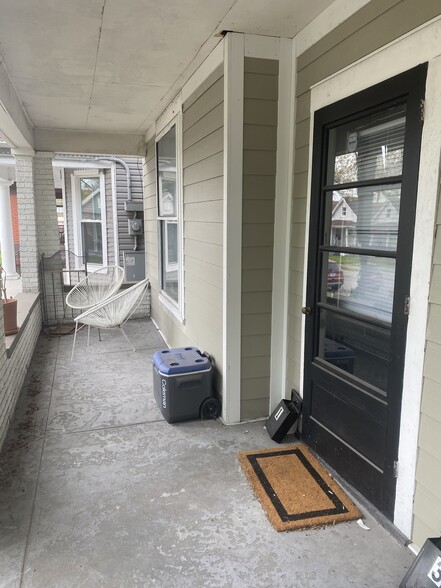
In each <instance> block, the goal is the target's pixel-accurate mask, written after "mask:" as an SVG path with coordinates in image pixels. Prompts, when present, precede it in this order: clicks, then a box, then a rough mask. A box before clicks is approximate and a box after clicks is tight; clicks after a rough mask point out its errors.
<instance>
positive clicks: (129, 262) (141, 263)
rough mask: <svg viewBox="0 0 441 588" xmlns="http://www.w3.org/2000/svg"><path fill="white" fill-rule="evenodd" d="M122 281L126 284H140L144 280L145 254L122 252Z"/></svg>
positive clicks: (142, 252)
mask: <svg viewBox="0 0 441 588" xmlns="http://www.w3.org/2000/svg"><path fill="white" fill-rule="evenodd" d="M123 258H124V274H125V276H124V280H125V281H126V282H140V281H141V280H143V279H144V278H145V252H144V251H124V252H123Z"/></svg>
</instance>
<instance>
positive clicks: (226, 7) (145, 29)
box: [0, 0, 332, 133]
mask: <svg viewBox="0 0 441 588" xmlns="http://www.w3.org/2000/svg"><path fill="white" fill-rule="evenodd" d="M330 4H332V0H315V2H309V1H307V0H278V1H277V2H272V3H268V2H267V0H216V1H207V0H169V1H168V2H158V1H157V0H127V1H126V2H121V0H75V2H67V1H66V0H39V1H38V2H36V1H35V0H20V1H17V2H12V1H11V0H0V14H1V19H0V60H2V61H3V62H4V66H5V69H6V71H7V72H8V75H9V77H10V80H11V82H12V85H13V86H14V88H15V90H16V92H17V95H18V99H19V102H20V103H21V105H22V107H23V109H24V111H25V113H26V114H27V115H28V117H29V119H30V122H31V123H32V125H33V126H34V127H36V128H42V129H60V130H62V129H67V130H71V129H75V130H78V131H94V130H96V131H106V132H108V133H112V132H114V133H140V132H144V131H145V130H146V129H147V128H148V127H149V126H150V125H151V124H152V122H154V119H155V117H157V116H158V115H159V114H160V113H161V111H162V110H163V109H164V108H165V107H166V106H167V103H168V102H169V101H170V100H171V99H172V98H173V97H174V96H175V95H176V93H177V92H178V91H179V90H180V88H181V87H182V86H183V84H184V83H185V82H186V81H187V80H188V79H189V77H190V76H191V75H192V74H193V72H194V71H195V70H196V68H197V67H198V65H199V64H200V63H202V61H203V59H204V58H205V57H206V56H207V55H208V53H209V52H210V51H211V50H212V49H213V47H214V46H215V45H216V44H217V43H218V42H219V41H220V38H219V37H215V34H216V33H218V32H220V31H222V30H232V31H236V32H242V33H254V34H263V35H273V36H285V37H293V36H294V35H295V34H296V33H297V32H299V31H300V30H301V29H302V28H304V27H305V26H306V25H307V24H308V23H309V22H311V21H312V20H313V19H314V18H315V17H316V16H318V15H319V14H320V13H321V12H322V11H323V10H325V9H326V8H327V7H328V6H329V5H330ZM0 130H1V129H0Z"/></svg>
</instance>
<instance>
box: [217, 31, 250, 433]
mask: <svg viewBox="0 0 441 588" xmlns="http://www.w3.org/2000/svg"><path fill="white" fill-rule="evenodd" d="M244 50H245V40H244V35H243V34H240V33H229V34H228V35H227V36H226V37H225V39H224V168H223V173H224V185H223V198H224V201H223V206H224V208H223V211H224V218H223V250H224V254H223V391H224V393H223V408H222V411H223V412H222V418H223V421H224V422H225V423H226V424H227V425H228V424H233V423H238V422H240V389H241V386H240V377H241V371H240V363H241V298H242V181H243V178H242V174H243V101H244Z"/></svg>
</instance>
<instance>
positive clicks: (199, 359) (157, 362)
mask: <svg viewBox="0 0 441 588" xmlns="http://www.w3.org/2000/svg"><path fill="white" fill-rule="evenodd" d="M153 364H154V366H155V367H156V369H157V370H158V371H159V372H161V374H164V375H166V376H171V375H173V374H186V373H188V372H201V371H203V370H208V369H210V367H211V361H210V360H209V359H208V357H205V355H201V353H200V351H199V349H197V348H196V347H177V348H175V349H162V350H161V351H157V352H156V353H155V354H154V355H153Z"/></svg>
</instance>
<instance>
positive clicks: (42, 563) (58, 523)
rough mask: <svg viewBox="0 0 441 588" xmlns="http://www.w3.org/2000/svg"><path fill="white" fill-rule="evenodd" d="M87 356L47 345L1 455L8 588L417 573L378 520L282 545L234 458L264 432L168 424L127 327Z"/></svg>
mask: <svg viewBox="0 0 441 588" xmlns="http://www.w3.org/2000/svg"><path fill="white" fill-rule="evenodd" d="M127 333H128V334H129V337H130V338H131V339H132V340H133V341H134V343H135V347H137V349H138V350H137V352H136V353H133V352H130V351H127V343H126V342H125V341H124V339H123V338H122V337H121V335H120V333H118V332H116V331H111V332H105V333H104V334H103V341H102V342H101V343H99V342H98V340H97V338H96V334H93V333H92V337H91V345H90V347H88V348H87V347H86V340H85V337H86V332H85V330H83V331H81V332H80V334H79V336H78V340H77V347H76V353H75V359H74V362H72V363H71V362H70V352H71V345H72V337H71V336H64V337H47V336H43V335H42V336H41V337H40V341H39V344H38V346H37V350H36V353H35V355H34V358H33V361H32V365H31V366H30V370H29V374H28V378H27V382H26V385H25V386H24V388H23V390H22V394H21V397H20V399H19V402H18V405H17V410H16V413H15V417H14V421H13V423H12V425H11V428H10V431H9V435H8V438H7V439H6V442H5V444H4V446H3V450H2V454H1V456H0V506H1V509H0V512H1V514H0V585H1V586H2V587H8V588H9V587H18V586H20V587H30V586H33V587H41V588H43V587H44V588H48V587H51V588H52V587H87V588H90V587H95V586H105V587H112V588H113V587H131V586H160V587H162V586H177V587H191V588H193V587H195V588H196V587H202V586H209V587H215V586H219V587H224V586H225V587H227V586H228V587H242V586H244V587H248V586H250V587H270V586H271V587H272V588H276V587H279V586H280V587H283V588H287V587H299V588H309V587H313V586H314V587H315V586H332V587H336V588H344V587H346V586H357V587H360V586H367V587H381V588H385V587H388V586H391V587H396V586H398V584H399V582H400V581H401V579H402V578H403V577H404V574H405V572H406V569H407V568H408V566H409V565H410V564H411V562H412V561H413V555H412V554H411V553H410V551H409V550H408V549H407V548H405V547H403V546H402V545H400V544H399V543H398V542H397V541H396V540H395V539H394V538H392V537H391V536H390V535H389V534H388V532H387V531H386V530H385V529H383V527H381V526H380V525H379V524H378V523H377V522H376V521H375V520H373V519H372V517H371V516H369V515H367V516H366V518H365V523H366V524H367V526H368V527H370V531H366V530H363V529H361V528H360V527H359V526H358V525H357V523H356V522H353V523H343V524H339V525H336V526H335V527H326V528H323V529H316V530H311V531H303V532H291V533H277V532H275V531H274V530H273V528H272V527H271V525H270V524H269V522H268V521H267V519H266V518H265V514H264V512H263V510H262V508H261V507H260V504H259V503H258V502H257V500H256V499H255V498H254V496H253V493H252V491H251V489H250V487H249V486H248V483H247V481H246V479H245V477H244V475H243V473H242V471H241V470H240V467H239V464H238V461H237V459H236V453H237V452H238V451H240V450H244V449H259V448H265V447H271V446H273V445H275V444H274V443H272V442H271V440H270V439H269V437H268V435H267V433H266V431H265V430H264V428H263V423H261V422H260V423H251V424H245V425H239V426H234V427H225V426H223V425H222V423H221V422H218V421H216V422H212V421H210V422H208V421H205V422H197V421H194V422H189V423H182V424H177V425H169V424H168V423H166V422H165V421H164V420H163V419H162V417H161V414H160V412H159V410H158V408H157V407H156V405H155V401H154V398H153V392H152V377H151V357H152V354H153V352H154V351H155V350H156V349H158V348H163V347H165V345H164V342H163V341H162V339H161V337H160V336H159V334H158V332H157V331H156V329H155V327H154V325H153V324H152V323H151V322H150V321H130V322H129V323H128V324H127Z"/></svg>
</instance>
